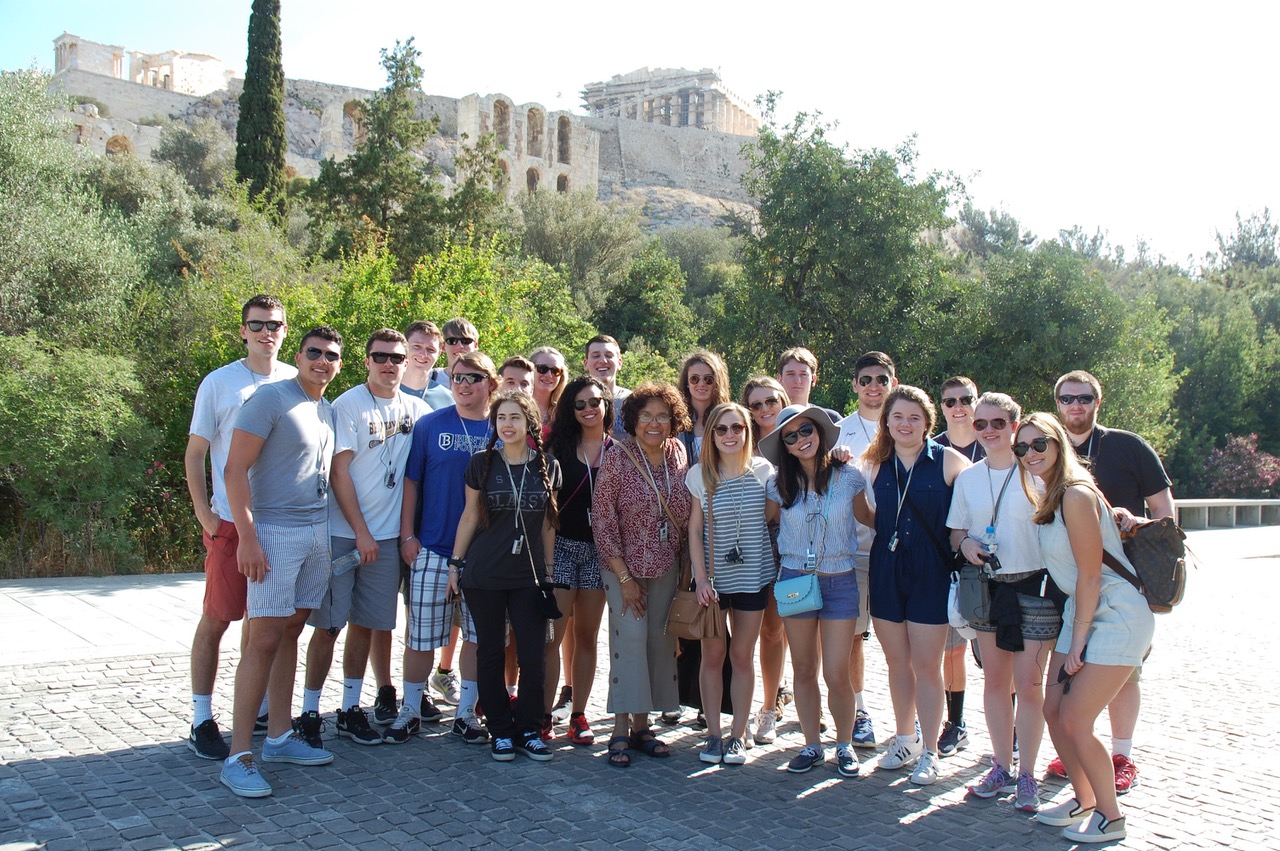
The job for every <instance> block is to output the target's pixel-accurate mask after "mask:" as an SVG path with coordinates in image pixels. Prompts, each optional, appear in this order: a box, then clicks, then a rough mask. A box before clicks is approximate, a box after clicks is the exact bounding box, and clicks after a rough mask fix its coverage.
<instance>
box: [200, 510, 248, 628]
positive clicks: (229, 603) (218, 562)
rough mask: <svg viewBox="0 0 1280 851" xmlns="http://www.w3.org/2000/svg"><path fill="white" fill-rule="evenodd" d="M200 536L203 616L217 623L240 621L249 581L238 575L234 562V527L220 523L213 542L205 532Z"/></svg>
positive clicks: (226, 523)
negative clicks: (201, 545) (201, 537)
mask: <svg viewBox="0 0 1280 851" xmlns="http://www.w3.org/2000/svg"><path fill="white" fill-rule="evenodd" d="M203 535H204V551H205V557H204V613H205V615H207V616H208V617H211V618H213V619H214V620H219V621H238V620H241V619H242V618H244V611H245V600H246V597H247V596H248V593H249V580H248V579H247V578H246V577H245V575H244V574H243V573H241V572H240V565H239V563H238V562H237V561H236V550H237V549H238V548H239V546H240V537H239V536H238V535H237V534H236V524H234V523H230V522H228V521H226V520H221V521H219V523H218V535H217V537H216V538H211V537H210V536H209V533H208V532H204V533H203Z"/></svg>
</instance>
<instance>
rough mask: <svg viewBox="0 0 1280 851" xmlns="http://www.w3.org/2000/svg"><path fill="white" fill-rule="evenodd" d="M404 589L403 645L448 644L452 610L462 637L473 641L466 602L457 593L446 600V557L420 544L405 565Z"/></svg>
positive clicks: (432, 646)
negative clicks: (406, 630)
mask: <svg viewBox="0 0 1280 851" xmlns="http://www.w3.org/2000/svg"><path fill="white" fill-rule="evenodd" d="M406 588H407V591H408V599H407V600H406V603H405V605H406V606H407V607H408V609H409V635H408V638H407V644H408V646H409V649H410V650H436V649H438V648H440V647H444V646H445V645H446V644H448V643H449V633H450V632H451V631H452V630H453V619H454V613H455V612H459V611H460V612H461V624H462V640H463V641H470V642H472V643H473V644H474V643H475V640H476V625H475V623H474V622H473V621H472V620H471V611H470V610H469V609H468V608H467V604H466V601H464V600H463V599H462V597H461V595H459V596H458V597H456V598H454V599H452V600H449V599H447V596H448V593H449V560H448V559H447V558H446V557H444V556H442V555H437V554H436V553H433V552H431V550H429V549H427V548H425V547H423V549H422V551H421V552H419V553H418V557H417V558H416V559H414V560H413V564H412V565H410V567H409V582H408V585H407V586H406Z"/></svg>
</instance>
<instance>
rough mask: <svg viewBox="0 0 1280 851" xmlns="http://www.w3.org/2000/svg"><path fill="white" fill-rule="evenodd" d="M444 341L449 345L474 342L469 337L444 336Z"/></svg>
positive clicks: (466, 344) (463, 344)
mask: <svg viewBox="0 0 1280 851" xmlns="http://www.w3.org/2000/svg"><path fill="white" fill-rule="evenodd" d="M444 341H445V342H446V343H448V344H449V345H451V346H469V345H471V344H472V343H474V342H475V340H473V339H472V338H470V337H445V338H444Z"/></svg>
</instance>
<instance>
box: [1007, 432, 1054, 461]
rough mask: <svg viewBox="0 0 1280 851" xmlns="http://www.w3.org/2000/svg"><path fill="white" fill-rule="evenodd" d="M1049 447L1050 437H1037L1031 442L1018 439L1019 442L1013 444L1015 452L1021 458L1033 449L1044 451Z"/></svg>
mask: <svg viewBox="0 0 1280 851" xmlns="http://www.w3.org/2000/svg"><path fill="white" fill-rule="evenodd" d="M1048 448H1049V438H1047V437H1037V438H1036V439H1035V440H1033V441H1031V442H1030V443H1023V442H1022V441H1018V442H1017V443H1015V444H1014V445H1013V454H1014V455H1017V456H1018V457H1019V458H1022V457H1024V456H1025V455H1026V454H1027V453H1028V452H1030V451H1031V450H1032V449H1034V450H1035V451H1036V452H1044V451H1045V450H1046V449H1048Z"/></svg>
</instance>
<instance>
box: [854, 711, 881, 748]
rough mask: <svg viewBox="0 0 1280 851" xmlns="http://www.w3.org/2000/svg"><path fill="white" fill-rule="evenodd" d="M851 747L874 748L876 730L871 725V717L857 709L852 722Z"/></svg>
mask: <svg viewBox="0 0 1280 851" xmlns="http://www.w3.org/2000/svg"><path fill="white" fill-rule="evenodd" d="M853 746H854V747H855V748H874V747H875V746H876V728H875V727H873V726H872V724H871V716H870V715H868V714H867V713H866V711H865V710H862V709H859V710H858V714H857V716H856V717H855V718H854V721H853Z"/></svg>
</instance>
